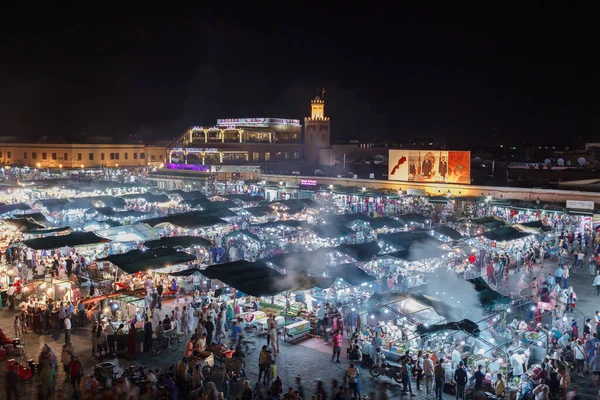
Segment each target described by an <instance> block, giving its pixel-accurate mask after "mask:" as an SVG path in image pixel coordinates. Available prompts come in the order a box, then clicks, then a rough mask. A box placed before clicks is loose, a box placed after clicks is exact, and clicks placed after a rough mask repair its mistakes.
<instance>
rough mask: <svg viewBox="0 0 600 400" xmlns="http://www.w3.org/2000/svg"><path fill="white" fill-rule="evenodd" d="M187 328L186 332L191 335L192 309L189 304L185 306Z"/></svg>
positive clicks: (192, 328)
mask: <svg viewBox="0 0 600 400" xmlns="http://www.w3.org/2000/svg"><path fill="white" fill-rule="evenodd" d="M186 312H187V326H186V330H187V332H188V333H192V332H193V331H194V307H192V305H191V304H188V306H187V310H186Z"/></svg>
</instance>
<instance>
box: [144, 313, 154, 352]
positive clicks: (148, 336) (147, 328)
mask: <svg viewBox="0 0 600 400" xmlns="http://www.w3.org/2000/svg"><path fill="white" fill-rule="evenodd" d="M152 331H153V329H152V322H150V320H149V319H148V316H147V315H146V316H145V317H144V352H148V351H150V349H151V348H152Z"/></svg>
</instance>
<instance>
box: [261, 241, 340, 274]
mask: <svg viewBox="0 0 600 400" xmlns="http://www.w3.org/2000/svg"><path fill="white" fill-rule="evenodd" d="M334 251H336V249H335V248H333V247H321V248H319V249H317V250H315V251H297V252H292V253H282V254H277V255H274V256H273V257H269V258H264V259H262V260H261V261H264V262H270V263H273V264H275V265H277V266H278V267H279V268H286V269H288V268H289V269H296V270H297V269H302V270H305V271H307V270H309V269H310V268H311V266H314V265H317V266H321V265H325V263H326V259H325V257H326V255H327V254H329V253H332V252H334Z"/></svg>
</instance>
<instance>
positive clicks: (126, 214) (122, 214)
mask: <svg viewBox="0 0 600 400" xmlns="http://www.w3.org/2000/svg"><path fill="white" fill-rule="evenodd" d="M90 210H93V211H92V212H97V213H98V214H101V215H104V216H105V217H108V218H114V219H125V218H140V217H142V216H144V215H145V214H146V213H144V212H142V211H137V210H127V211H115V210H114V209H113V208H112V207H96V208H92V209H90ZM88 211H89V210H88ZM86 213H87V212H86Z"/></svg>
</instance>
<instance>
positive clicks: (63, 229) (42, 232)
mask: <svg viewBox="0 0 600 400" xmlns="http://www.w3.org/2000/svg"><path fill="white" fill-rule="evenodd" d="M70 230H71V227H70V226H63V227H60V228H52V229H34V230H28V231H23V233H26V234H29V235H49V234H51V233H59V232H66V231H70Z"/></svg>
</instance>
